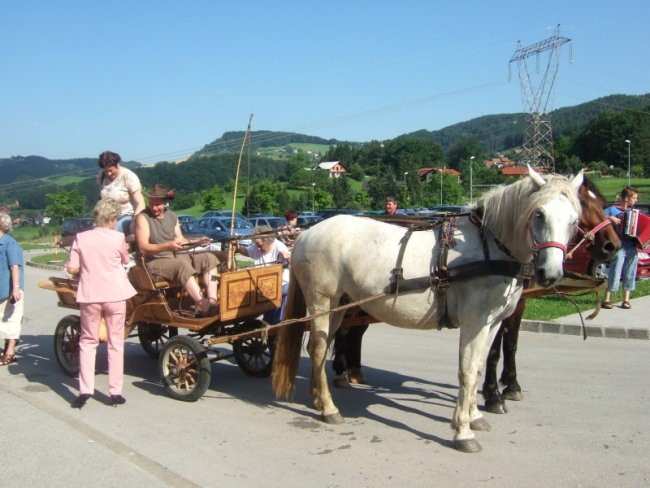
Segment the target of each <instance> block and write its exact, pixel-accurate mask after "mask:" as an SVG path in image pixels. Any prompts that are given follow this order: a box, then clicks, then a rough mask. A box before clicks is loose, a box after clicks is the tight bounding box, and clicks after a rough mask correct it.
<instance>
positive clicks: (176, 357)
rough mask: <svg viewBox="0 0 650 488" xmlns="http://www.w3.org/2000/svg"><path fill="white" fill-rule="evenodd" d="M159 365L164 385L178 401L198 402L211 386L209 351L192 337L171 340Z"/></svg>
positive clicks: (163, 350)
mask: <svg viewBox="0 0 650 488" xmlns="http://www.w3.org/2000/svg"><path fill="white" fill-rule="evenodd" d="M158 365H159V367H160V379H161V381H162V383H163V386H164V387H165V389H166V390H167V393H168V394H169V396H171V397H172V398H175V399H176V400H182V401H184V402H195V401H196V400H198V399H199V398H201V396H203V394H204V393H205V390H207V389H208V386H210V379H211V378H212V370H211V368H210V359H209V358H208V352H207V350H206V349H205V348H204V347H203V346H202V345H201V344H199V342H197V341H196V340H194V339H192V338H191V337H188V336H176V337H171V338H170V339H169V340H168V341H167V342H166V343H165V344H164V345H163V347H162V351H161V353H160V358H159V359H158Z"/></svg>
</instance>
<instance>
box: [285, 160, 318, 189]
mask: <svg viewBox="0 0 650 488" xmlns="http://www.w3.org/2000/svg"><path fill="white" fill-rule="evenodd" d="M312 166H314V163H313V162H312V161H311V159H310V158H309V155H308V154H307V153H305V152H299V153H298V154H295V155H293V156H292V157H291V158H289V159H288V160H287V162H286V166H285V168H284V179H285V181H286V182H287V183H288V184H289V186H290V187H292V188H297V187H300V186H308V185H310V184H311V181H312V172H311V171H309V169H310V168H311V167H312Z"/></svg>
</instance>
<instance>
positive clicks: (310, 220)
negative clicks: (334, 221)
mask: <svg viewBox="0 0 650 488" xmlns="http://www.w3.org/2000/svg"><path fill="white" fill-rule="evenodd" d="M322 220H323V217H321V216H320V215H316V214H313V215H304V214H299V215H298V227H300V228H301V229H307V228H308V227H311V226H313V225H316V224H317V223H318V222H321V221H322Z"/></svg>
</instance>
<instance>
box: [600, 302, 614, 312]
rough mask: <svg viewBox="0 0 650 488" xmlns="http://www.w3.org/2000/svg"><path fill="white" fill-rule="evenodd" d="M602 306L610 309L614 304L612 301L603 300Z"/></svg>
mask: <svg viewBox="0 0 650 488" xmlns="http://www.w3.org/2000/svg"><path fill="white" fill-rule="evenodd" d="M603 308H604V309H606V310H611V309H612V308H614V306H613V305H612V302H604V303H603Z"/></svg>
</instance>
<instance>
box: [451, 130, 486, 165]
mask: <svg viewBox="0 0 650 488" xmlns="http://www.w3.org/2000/svg"><path fill="white" fill-rule="evenodd" d="M486 154H487V153H486V151H485V150H484V149H483V147H482V146H481V141H479V139H478V137H467V138H465V139H462V140H460V141H458V142H457V143H456V144H454V145H453V146H451V148H450V149H449V152H448V153H447V164H448V166H449V167H450V168H453V169H458V170H459V169H460V167H461V163H464V162H467V161H469V158H471V157H472V156H474V157H475V159H476V161H480V160H483V159H485V155H486Z"/></svg>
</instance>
